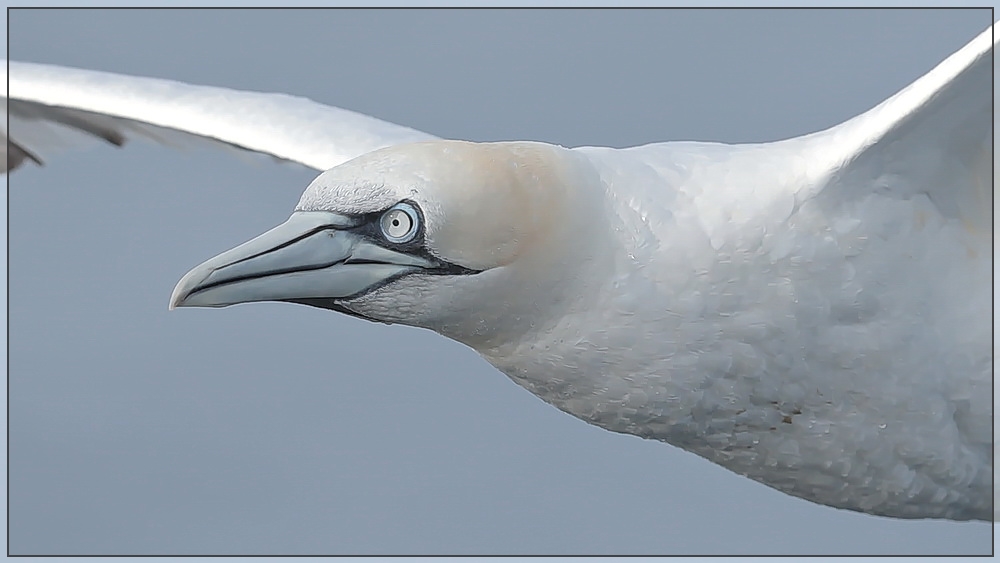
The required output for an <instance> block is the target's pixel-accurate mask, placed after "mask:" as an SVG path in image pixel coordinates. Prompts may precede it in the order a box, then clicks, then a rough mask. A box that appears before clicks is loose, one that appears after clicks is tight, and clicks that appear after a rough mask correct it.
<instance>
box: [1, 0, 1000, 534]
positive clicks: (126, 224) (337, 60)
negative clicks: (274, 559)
mask: <svg viewBox="0 0 1000 563" xmlns="http://www.w3.org/2000/svg"><path fill="white" fill-rule="evenodd" d="M990 17H991V15H990V12H989V11H982V10H980V11H978V12H977V11H968V10H967V11H943V10H937V11H897V10H894V11H875V10H865V11H820V10H809V11H795V12H787V11H746V10H742V11H692V10H685V11H667V10H661V11H652V12H650V11H584V12H580V11H568V10H560V11H530V12H526V11H500V12H497V11H464V12H454V11H404V12H399V11H209V10H200V11H59V10H45V11H20V10H18V11H13V12H11V13H10V21H9V34H10V35H9V55H10V58H12V59H16V60H26V61H36V62H46V63H55V64H61V65H70V66H79V67H84V68H91V69H100V70H107V71H114V72H122V73H130V74H141V75H149V76H157V77H164V78H172V79H176V80H182V81H186V82H192V83H201V84H211V85H217V86H227V87H232V88H239V89H247V90H259V91H278V92H288V93H292V94H296V95H301V96H306V97H309V98H312V99H314V100H317V101H320V102H324V103H328V104H331V105H336V106H340V107H344V108H348V109H352V110H355V111H360V112H363V113H367V114H371V115H375V116H377V117H380V118H382V119H386V120H389V121H393V122H396V123H400V124H404V125H408V126H411V127H414V128H417V129H421V130H424V131H427V132H429V133H433V134H436V135H439V136H442V137H448V138H458V139H468V140H476V141H485V140H514V139H529V140H538V141H547V142H551V143H558V144H561V145H566V146H577V145H611V146H630V145H636V144H641V143H647V142H652V141H663V140H713V141H726V142H744V141H768V140H774V139H780V138H785V137H789V136H794V135H799V134H803V133H807V132H811V131H815V130H817V129H821V128H825V127H828V126H831V125H834V124H836V123H838V122H840V121H842V120H844V119H846V118H848V117H851V116H853V115H855V114H857V113H860V112H861V111H864V110H865V109H867V108H869V107H871V106H872V105H874V104H876V103H878V102H880V101H882V100H883V99H884V98H886V97H887V96H889V95H891V94H892V93H894V92H895V91H897V90H898V89H900V88H901V87H903V86H905V85H906V84H907V83H909V82H910V81H912V80H913V79H915V78H917V77H918V76H920V75H921V74H923V73H924V72H926V71H927V70H929V69H930V68H931V67H932V66H934V65H935V64H936V63H938V62H940V61H941V60H942V59H943V58H944V57H946V56H947V55H948V54H950V53H951V52H953V51H955V50H956V49H958V48H960V47H961V46H962V45H963V44H964V43H966V42H967V41H968V40H970V39H971V38H972V37H974V36H975V35H976V34H977V33H979V32H980V31H982V30H983V29H984V28H985V27H987V26H988V25H989V23H990ZM61 156H62V158H58V159H54V160H52V162H50V163H47V165H46V166H45V167H44V168H41V169H39V168H35V167H32V166H30V165H29V166H26V167H25V169H24V170H22V171H19V172H18V173H16V174H15V175H13V176H12V177H11V178H10V188H9V210H10V225H9V268H10V277H9V284H10V285H9V299H10V302H9V319H10V320H9V323H10V325H9V326H10V340H9V360H10V361H9V393H10V412H9V417H10V422H9V424H10V427H9V430H10V443H9V449H10V465H9V471H10V474H9V479H10V499H9V510H10V538H9V541H10V551H11V552H12V553H23V554H26V553H47V554H55V553H65V554H71V553H75V554H84V553H87V554H153V553H156V554H192V553H193V554H199V553H200V554H216V553H217V554H231V553H248V554H249V553H255V554H256V553H288V554H309V553H331V554H333V553H425V554H427V553H588V554H589V553H642V554H657V553H663V554H701V553H738V554H742V553H752V554H777V553H872V554H874V553H929V552H933V553H986V552H989V550H990V546H991V533H992V530H991V526H990V525H989V524H986V523H954V522H944V521H900V520H892V519H887V518H878V517H873V516H868V515H864V514H857V513H853V512H848V511H843V510H836V509H833V508H828V507H824V506H819V505H815V504H812V503H810V502H807V501H804V500H800V499H796V498H792V497H790V496H787V495H785V494H783V493H780V492H777V491H775V490H772V489H770V488H767V487H765V486H763V485H760V484H757V483H755V482H752V481H750V480H748V479H745V478H743V477H740V476H738V475H735V474H733V473H730V472H729V471H727V470H725V469H722V468H720V467H718V466H715V465H713V464H711V463H709V462H707V461H705V460H703V459H701V458H698V457H696V456H694V455H692V454H688V453H686V452H684V451H682V450H679V449H677V448H674V447H672V446H669V445H666V444H663V443H659V442H650V441H643V440H640V439H638V438H635V437H629V436H623V435H617V434H612V433H610V432H607V431H604V430H601V429H599V428H596V427H593V426H589V425H587V424H585V423H583V422H581V421H579V420H576V419H574V418H572V417H570V416H568V415H566V414H563V413H561V412H559V411H557V410H555V409H554V408H552V407H550V406H548V405H546V404H544V403H542V402H541V401H540V400H538V399H536V398H535V397H533V396H532V395H531V394H530V393H528V392H526V391H524V390H522V389H520V388H519V387H517V386H516V385H514V384H513V383H512V382H510V381H509V380H508V379H507V378H506V377H505V376H503V375H502V374H501V373H499V372H498V371H496V370H495V369H494V368H492V367H491V366H490V365H489V364H487V363H486V362H485V361H483V360H481V359H480V358H479V357H478V356H477V355H476V354H475V353H474V352H473V351H471V350H469V349H467V348H465V347H463V346H462V345H460V344H457V343H455V342H452V341H449V340H446V339H444V338H443V337H440V336H438V335H436V334H433V333H431V332H429V331H425V330H419V329H414V328H407V327H399V326H391V327H390V326H383V325H376V324H373V323H368V322H365V321H361V320H357V319H353V318H349V317H346V316H342V315H338V314H335V313H332V312H329V311H322V310H318V309H310V308H307V307H300V306H294V305H288V304H253V305H242V306H237V307H231V308H227V309H222V310H181V311H174V312H168V311H167V299H168V297H169V295H170V291H171V289H172V288H173V286H174V284H175V283H176V281H177V280H178V279H179V278H180V276H182V275H183V274H184V273H185V272H186V271H187V270H188V269H189V268H190V267H192V266H194V265H196V264H198V263H199V262H201V261H202V260H204V259H206V258H208V257H210V256H213V255H215V254H216V253H218V252H220V251H223V250H226V249H228V248H231V247H232V246H234V245H235V244H238V243H240V242H243V241H244V240H247V239H249V238H251V237H253V236H255V235H257V234H259V233H260V232H263V231H264V230H265V229H268V228H270V227H272V226H274V225H276V224H278V223H280V222H282V221H283V220H284V219H285V218H286V217H287V215H288V213H289V212H290V211H291V209H292V207H293V206H294V204H295V202H296V201H297V200H298V197H299V195H300V193H301V191H302V190H303V189H304V188H305V186H306V185H307V184H308V183H309V181H310V180H311V179H312V177H313V176H314V173H313V172H311V171H309V170H306V169H303V168H300V167H296V166H293V165H279V164H275V163H272V162H270V161H268V160H266V159H254V158H249V159H248V158H242V157H240V156H235V155H233V154H231V153H229V152H225V151H213V150H201V149H196V150H186V151H184V150H181V151H178V150H171V149H166V148H162V147H158V146H154V145H149V144H143V143H135V144H134V145H133V146H130V147H129V148H128V149H127V150H125V151H116V150H112V149H110V148H106V147H100V146H94V147H91V148H89V149H83V150H76V151H70V152H66V153H64V154H63V155H61Z"/></svg>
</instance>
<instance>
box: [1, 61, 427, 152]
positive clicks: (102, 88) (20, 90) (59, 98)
mask: <svg viewBox="0 0 1000 563" xmlns="http://www.w3.org/2000/svg"><path fill="white" fill-rule="evenodd" d="M7 69H8V76H7V78H8V95H7V97H6V98H5V99H4V101H5V103H6V105H7V111H8V122H9V129H10V130H9V131H5V132H4V133H5V135H6V137H7V143H6V150H5V153H4V156H5V161H6V170H7V171H10V170H13V169H14V168H16V167H17V166H18V165H20V164H22V163H24V162H25V161H27V160H30V161H33V162H35V163H37V164H41V163H42V162H44V161H45V160H46V159H47V158H49V155H50V153H51V152H52V151H53V150H54V149H57V148H59V146H60V145H63V144H66V143H68V142H69V141H71V140H72V139H73V138H74V137H77V138H79V137H80V134H83V135H84V136H87V137H91V138H96V139H101V140H104V141H106V142H108V143H110V144H112V145H116V146H121V145H123V144H124V143H125V142H126V141H127V140H128V139H131V138H134V137H144V138H148V139H152V140H154V141H158V142H162V143H171V142H172V141H173V142H180V143H182V144H183V143H186V142H189V141H192V140H193V139H194V138H201V139H207V140H209V141H211V142H214V143H217V144H222V145H225V146H229V147H235V148H238V149H242V150H247V151H251V152H255V153H261V154H266V155H271V156H273V157H275V158H278V159H280V160H286V161H290V162H297V163H299V164H303V165H305V166H308V167H310V168H314V169H316V170H326V169H328V168H332V167H333V166H336V165H337V164H340V163H341V162H344V161H346V160H350V159H351V158H354V157H356V156H360V155H362V154H365V153H367V152H370V151H373V150H375V149H378V148H382V147H385V146H391V145H396V144H402V143H408V142H416V141H423V140H430V139H434V138H435V137H434V136H432V135H429V134H427V133H422V132H420V131H416V130H414V129H410V128H408V127H403V126H400V125H395V124H392V123H388V122H386V121H382V120H380V119H377V118H374V117H371V116H367V115H363V114H360V113H356V112H353V111H348V110H345V109H340V108H336V107H331V106H326V105H323V104H319V103H316V102H313V101H311V100H308V99H305V98H298V97H294V96H288V95H285V94H264V93H257V92H241V91H237V90H230V89H226V88H217V87H211V86H194V85H190V84H184V83H182V82H175V81H171V80H162V79H156V78H142V77H135V76H125V75H119V74H112V73H106V72H98V71H90V70H81V69H73V68H66V67H59V66H51V65H43V64H36V63H22V62H13V61H12V62H9V63H8V65H7ZM74 133H75V135H74Z"/></svg>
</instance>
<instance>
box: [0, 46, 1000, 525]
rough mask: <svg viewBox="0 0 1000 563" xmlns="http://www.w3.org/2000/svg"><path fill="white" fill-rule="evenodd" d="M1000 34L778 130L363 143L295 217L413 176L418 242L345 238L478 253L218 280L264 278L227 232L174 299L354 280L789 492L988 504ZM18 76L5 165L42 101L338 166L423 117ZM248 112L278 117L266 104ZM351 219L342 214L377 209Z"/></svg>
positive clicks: (614, 411)
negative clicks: (854, 114) (335, 273)
mask: <svg viewBox="0 0 1000 563" xmlns="http://www.w3.org/2000/svg"><path fill="white" fill-rule="evenodd" d="M992 45H993V42H992V30H987V32H985V33H984V34H982V35H981V36H980V37H978V38H977V39H975V40H974V41H973V42H972V43H970V44H969V45H968V46H967V47H965V48H964V49H963V50H961V51H960V52H959V53H956V55H954V56H952V57H950V58H949V59H948V60H947V61H945V62H944V63H942V64H941V65H939V66H938V67H937V68H935V69H934V70H933V71H932V72H931V73H929V74H927V75H926V76H925V77H924V78H922V79H920V80H919V81H917V82H916V83H914V84H913V85H912V86H910V87H908V88H907V89H905V90H903V91H902V92H900V94H898V95H896V96H894V97H893V98H891V99H890V100H887V101H886V102H885V103H883V104H881V105H880V106H878V107H877V108H875V109H874V110H872V111H870V112H867V113H866V114H864V115H862V116H860V117H859V118H857V119H854V120H851V121H849V122H847V123H845V124H844V125H841V126H838V127H835V128H833V129H830V130H828V131H824V132H821V133H816V134H813V135H807V136H805V137H801V138H797V139H791V140H789V141H783V142H780V143H773V144H766V145H745V146H726V145H714V144H701V143H664V144H656V145H648V146H645V147H637V148H633V149H627V150H620V151H619V150H614V149H601V148H582V149H574V150H566V149H561V148H557V147H552V146H549V145H541V144H520V143H519V144H501V145H481V146H476V145H467V144H461V143H429V144H420V145H408V146H402V147H396V148H390V149H387V150H383V151H380V152H377V153H375V154H372V155H368V156H363V157H362V158H360V159H358V160H354V161H352V162H349V163H347V164H345V165H344V166H341V167H338V168H335V169H334V170H331V171H330V172H327V173H325V174H323V175H321V176H320V177H319V178H317V180H316V181H315V182H314V183H313V184H312V185H311V186H310V188H309V189H308V190H307V191H306V194H305V195H304V196H303V199H302V201H301V202H300V205H299V211H298V213H297V214H296V215H295V216H294V217H296V218H294V219H293V221H292V222H290V228H291V227H294V228H298V226H297V225H298V224H299V223H298V221H300V218H301V217H311V218H316V217H327V216H326V215H316V214H324V213H334V214H336V215H337V217H348V218H349V219H351V221H354V220H355V218H357V217H361V216H367V215H368V214H371V215H373V216H379V214H381V213H382V212H383V211H385V210H386V209H388V208H390V207H391V206H392V205H394V204H396V203H397V202H399V201H400V200H403V199H412V200H414V201H415V202H416V203H417V204H418V205H419V207H420V208H421V209H422V213H423V217H421V218H419V219H421V220H423V221H425V226H424V228H425V232H423V233H422V236H423V241H424V242H425V243H426V244H425V245H424V246H422V247H421V248H419V249H415V248H409V247H407V248H401V247H400V248H396V247H393V248H394V249H395V250H393V252H394V254H391V255H390V254H386V253H383V254H377V252H380V251H378V250H375V249H376V248H382V247H383V246H386V245H382V246H379V245H378V244H376V245H373V246H372V245H369V246H366V247H360V246H357V245H355V246H352V247H351V248H350V249H349V250H347V251H345V252H347V253H348V256H349V257H355V258H356V257H357V256H358V255H357V254H351V252H357V249H358V248H367V249H368V250H365V252H368V253H370V255H371V256H375V258H369V259H370V260H375V261H381V262H382V263H383V264H385V263H386V262H387V261H388V262H392V261H393V260H397V262H392V263H398V260H399V259H400V256H406V255H408V254H407V253H411V252H413V251H415V250H421V251H424V252H425V253H426V254H428V255H429V256H430V258H432V259H435V260H439V261H441V262H444V263H446V264H448V265H450V266H456V267H460V268H462V269H464V270H467V271H462V272H458V271H449V272H448V273H447V274H446V275H442V274H437V273H436V274H435V275H424V274H423V273H421V272H419V271H417V272H416V273H412V274H411V272H409V271H407V272H406V274H407V275H405V276H403V277H399V278H395V277H393V278H391V279H389V280H387V283H385V284H384V285H378V284H375V283H374V281H373V280H375V279H377V277H378V276H377V275H376V276H375V277H371V278H368V277H366V278H365V279H364V280H362V281H361V282H357V280H354V281H352V283H355V282H356V283H361V284H362V285H366V284H367V285H377V288H375V289H371V290H364V291H360V292H357V291H355V292H351V293H349V294H346V295H327V294H321V293H317V294H304V295H303V294H299V295H291V294H287V293H281V292H280V291H279V292H278V293H273V291H275V290H274V289H273V288H274V287H277V286H276V285H274V284H272V283H271V282H272V281H273V282H282V280H281V278H282V277H283V276H286V272H285V271H284V270H283V271H282V272H281V273H280V274H277V275H275V270H268V271H267V272H264V273H267V274H268V275H267V276H260V275H256V274H253V272H250V273H249V274H248V272H247V271H243V272H241V274H240V276H242V278H240V280H236V278H227V281H228V282H229V283H227V284H225V285H219V286H216V287H217V288H224V290H225V291H230V290H232V289H233V288H236V287H240V288H242V287H246V284H245V283H242V282H243V281H245V279H248V276H249V275H254V276H255V277H254V278H253V279H254V280H256V281H255V283H258V287H256V288H255V289H254V291H256V292H257V293H254V294H253V296H252V298H248V297H247V295H245V294H241V295H238V296H237V297H238V299H235V300H233V299H232V295H221V294H220V295H215V294H212V293H211V292H210V290H211V288H207V286H205V285H204V282H205V281H206V280H207V279H209V277H210V276H212V275H217V274H215V272H218V271H221V270H222V269H224V267H225V265H226V264H232V263H233V262H234V260H233V257H239V259H240V260H243V261H244V262H247V263H249V262H248V260H249V258H250V257H251V255H248V254H246V252H243V254H240V252H241V251H240V250H239V249H236V250H234V251H232V252H235V253H236V254H230V253H227V255H224V256H227V257H226V258H224V259H222V260H221V261H219V259H213V261H210V262H209V263H207V264H208V266H203V267H199V268H196V269H195V270H193V271H192V273H190V274H189V275H188V276H186V277H185V280H184V281H182V282H181V284H179V285H178V291H177V293H176V294H175V297H174V302H175V303H177V304H196V305H198V304H200V305H224V304H229V303H233V302H239V301H247V300H261V299H280V300H298V301H312V303H310V304H314V305H315V304H319V305H323V306H327V305H330V303H317V302H315V301H316V300H317V299H324V298H328V297H332V298H335V299H334V300H335V301H336V303H335V305H336V307H335V308H339V309H345V310H347V311H350V312H353V313H355V314H360V315H362V316H366V317H368V318H372V319H376V320H382V321H387V322H402V323H407V324H413V325H417V326H426V327H428V328H432V329H434V330H436V331H438V332H440V333H442V334H445V335H446V336H449V337H451V338H454V339H456V340H459V341H461V342H464V343H466V344H468V345H470V346H472V347H473V348H475V349H476V350H477V351H478V352H480V353H481V354H482V355H483V356H484V357H485V358H486V359H487V360H489V361H490V362H491V363H493V364H494V365H495V366H497V367H498V368H499V369H501V370H502V371H503V372H504V373H506V374H507V375H508V376H510V377H511V378H512V379H513V380H515V381H516V382H518V383H519V384H520V385H522V386H524V387H526V388H527V389H529V390H531V391H532V392H533V393H535V394H536V395H538V396H540V397H541V398H542V399H543V400H546V401H547V402H549V403H552V404H554V405H555V406H557V407H559V408H561V409H563V410H565V411H567V412H569V413H571V414H573V415H575V416H577V417H580V418H582V419H584V420H587V421H589V422H592V423H594V424H597V425H599V426H602V427H605V428H608V429H610V430H613V431H618V432H626V433H631V434H637V435H640V436H643V437H648V438H655V439H660V440H664V441H667V442H670V443H673V444H675V445H678V446H680V447H683V448H685V449H688V450H690V451H693V452H695V453H697V454H699V455H702V456H704V457H706V458H708V459H711V460H713V461H715V462H716V463H719V464H721V465H723V466H725V467H728V468H730V469H732V470H734V471H737V472H739V473H742V474H745V475H747V476H749V477H751V478H754V479H756V480H758V481H761V482H764V483H766V484H768V485H770V486H773V487H775V488H778V489H780V490H783V491H786V492H789V493H791V494H794V495H797V496H801V497H804V498H808V499H810V500H814V501H816V502H821V503H824V504H829V505H833V506H838V507H844V508H850V509H854V510H860V511H865V512H872V513H876V514H885V515H890V516H898V517H942V518H954V519H988V518H990V514H991V510H990V507H991V506H992V505H993V498H992V497H993V496H994V495H995V493H994V494H991V489H990V486H991V481H992V479H991V472H992V464H993V455H994V454H993V448H992V444H991V432H992V426H991V410H990V409H991V398H992V390H991V381H990V380H991V372H992V357H991V355H990V354H991V351H990V338H989V334H990V329H991V322H990V315H989V310H988V306H987V303H989V299H990V297H989V296H990V291H991V288H990V284H989V281H988V280H989V271H990V254H989V253H990V251H989V248H990V244H991V241H992V239H991V236H990V223H989V212H988V211H987V210H988V209H989V202H990V198H991V197H992V188H991V186H992V184H991V181H990V178H991V172H992V171H991V169H990V162H991V157H992V151H991V150H990V148H991V139H990V136H989V134H990V128H989V118H990V116H991V113H990V78H991V74H990V70H991V65H992ZM10 73H11V75H10V99H9V100H8V110H9V113H10V114H11V131H10V132H9V137H10V138H11V140H12V142H13V144H12V145H9V146H12V147H14V149H13V150H12V151H11V152H10V153H9V154H8V164H9V166H16V165H18V164H21V163H22V162H23V160H24V159H25V158H30V159H34V160H39V161H44V160H45V158H47V157H46V156H45V155H44V149H45V141H46V139H45V138H44V132H42V133H37V132H39V131H42V130H40V129H39V128H38V127H37V126H38V125H40V124H42V122H44V124H46V125H51V124H52V122H57V123H59V124H61V125H62V126H69V127H73V128H77V129H80V130H83V131H86V132H88V133H91V134H96V135H97V136H100V137H104V138H106V139H108V140H111V141H113V142H120V140H121V136H122V135H125V136H127V135H129V134H136V133H138V134H142V135H148V136H152V137H154V138H156V137H158V136H163V135H169V134H173V133H172V132H170V131H168V130H174V129H176V130H180V131H183V132H185V133H189V134H194V135H197V136H202V137H209V138H212V139H215V140H219V141H222V142H224V143H226V144H228V145H233V146H237V147H242V148H247V149H250V150H254V151H258V152H265V153H267V154H272V155H274V156H277V157H279V158H283V159H287V160H294V161H297V162H301V163H303V164H306V165H309V166H314V167H316V168H324V167H328V166H334V165H336V164H340V163H341V162H343V161H346V160H348V159H350V158H352V157H355V156H360V155H365V154H366V153H368V152H369V151H371V150H372V149H376V148H379V147H384V146H389V147H392V146H395V145H399V144H400V143H405V142H409V141H414V140H421V139H423V138H428V137H429V136H428V137H421V135H422V134H419V133H416V132H413V131H411V130H406V129H405V128H398V127H396V126H392V125H389V124H384V123H377V124H374V122H370V121H368V120H367V118H365V117H364V116H357V115H356V114H350V115H348V116H347V117H344V115H346V114H343V110H336V109H335V108H325V107H322V106H318V105H316V104H312V103H311V102H307V101H303V100H291V99H289V98H287V97H284V96H280V97H279V96H271V95H255V94H246V93H234V92H231V91H227V90H222V89H202V88H198V87H191V86H187V85H181V84H177V83H169V82H166V81H154V80H148V79H137V78H128V77H117V76H109V75H105V74H99V73H89V72H87V71H71V70H68V69H59V68H53V67H43V66H39V65H18V64H14V63H12V64H11V67H10ZM108 88H111V90H110V91H111V92H113V93H115V94H114V96H117V97H109V96H108V94H107V91H108ZM178 101H180V102H178ZM212 104H216V105H214V106H213V105H212ZM247 113H249V114H253V115H257V114H261V115H266V116H268V119H266V120H265V121H264V122H263V123H262V124H260V127H259V128H258V127H256V126H254V127H249V126H247V122H246V120H245V119H242V118H243V117H244V116H245V115H246V114H247ZM109 116H110V117H109ZM154 119H155V121H154ZM348 120H357V121H356V122H350V121H348ZM136 121H140V122H146V123H148V124H144V123H137V122H136ZM255 121H258V120H255ZM286 123H288V124H291V125H289V126H288V129H287V130H286V128H285V124H286ZM344 124H347V125H346V126H345V125H344ZM345 138H346V139H351V140H350V141H349V142H347V143H342V141H343V139H345ZM341 143H342V144H341ZM9 150H10V149H9ZM310 214H312V215H310ZM324 220H325V219H324ZM331 220H332V221H335V222H336V221H340V219H339V218H335V219H331ZM357 220H358V221H360V219H357ZM345 221H346V222H344V223H342V224H341V223H337V227H336V228H334V229H333V230H338V229H342V228H344V227H347V226H350V227H351V228H355V227H358V228H360V226H361V225H362V224H361V223H360V222H351V221H347V220H346V219H345ZM331 224H332V223H331ZM315 228H316V227H315V225H313V226H312V227H310V229H315ZM309 232H311V231H309ZM282 233H284V231H282ZM305 233H306V232H305V231H302V232H299V233H298V235H296V236H302V235H304V234H305ZM338 236H339V235H338ZM302 240H307V239H304V238H303V239H302ZM366 240H369V239H366ZM352 244H354V243H352ZM358 244H361V243H358ZM275 247H276V245H272V246H271V247H269V248H275ZM241 248H243V247H241ZM287 248H296V247H295V246H294V245H288V246H287ZM258 251H259V249H258ZM312 252H313V251H312V250H311V249H309V250H308V252H305V254H302V253H300V254H297V255H295V258H296V259H299V260H301V259H303V255H306V256H307V257H308V258H309V259H310V260H313V261H314V262H315V260H316V259H315V256H314V255H313V254H311V253H312ZM321 252H325V251H321ZM376 254H377V255H376ZM253 256H256V253H255V254H253ZM220 258H222V257H220ZM348 259H349V258H348ZM241 263H242V262H241ZM342 264H343V262H342V261H341V262H338V265H337V266H336V267H338V268H340V267H342ZM408 264H409V265H411V266H413V267H415V268H425V267H427V268H429V267H430V266H428V265H426V264H425V265H421V264H417V263H416V262H414V263H408ZM317 265H318V264H312V263H311V264H310V267H311V268H312V267H314V266H317ZM438 266H440V265H439V264H438V265H435V266H434V267H438ZM362 267H365V268H369V269H370V267H369V266H362ZM317 270H319V269H318V268H317ZM394 272H396V271H394ZM473 272H475V273H473ZM257 273H258V274H259V273H261V272H257ZM397 274H398V272H396V273H393V274H392V276H396V275H397ZM295 275H298V274H295ZM365 275H366V276H368V275H369V274H365ZM299 277H301V276H299ZM236 281H239V282H240V283H236ZM263 282H266V283H267V287H263V286H261V285H260V284H261V283H263ZM241 283H242V285H241ZM282 283H284V282H282ZM352 287H353V286H352ZM296 290H297V291H301V290H302V286H301V285H299V286H296ZM199 291H201V293H199ZM220 291H221V290H220ZM268 291H272V293H268ZM282 291H284V290H282ZM216 293H219V291H217V292H216ZM196 296H200V297H197V299H202V301H197V299H195V297H196Z"/></svg>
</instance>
